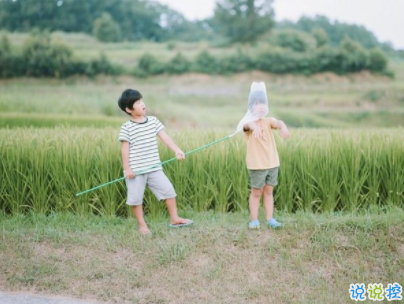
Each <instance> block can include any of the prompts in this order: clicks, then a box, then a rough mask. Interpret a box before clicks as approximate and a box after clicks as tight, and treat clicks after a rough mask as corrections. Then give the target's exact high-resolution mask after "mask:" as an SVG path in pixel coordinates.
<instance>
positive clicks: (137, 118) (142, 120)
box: [131, 115, 146, 122]
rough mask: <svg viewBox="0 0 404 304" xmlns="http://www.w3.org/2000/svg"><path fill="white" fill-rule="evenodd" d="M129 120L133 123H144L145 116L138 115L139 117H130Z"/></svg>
mask: <svg viewBox="0 0 404 304" xmlns="http://www.w3.org/2000/svg"><path fill="white" fill-rule="evenodd" d="M131 117H132V118H131V120H133V121H134V122H145V121H146V116H143V115H140V116H137V115H136V116H132V115H131Z"/></svg>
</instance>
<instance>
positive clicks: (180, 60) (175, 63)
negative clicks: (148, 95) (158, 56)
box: [166, 53, 191, 74]
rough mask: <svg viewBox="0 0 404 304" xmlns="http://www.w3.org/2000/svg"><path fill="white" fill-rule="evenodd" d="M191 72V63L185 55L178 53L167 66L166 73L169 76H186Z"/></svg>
mask: <svg viewBox="0 0 404 304" xmlns="http://www.w3.org/2000/svg"><path fill="white" fill-rule="evenodd" d="M190 70H191V63H190V62H189V60H188V59H187V58H185V56H184V55H182V54H181V53H178V54H177V55H176V56H175V57H174V58H173V59H171V61H169V62H168V63H167V65H166V71H167V73H169V74H184V73H186V72H189V71H190Z"/></svg>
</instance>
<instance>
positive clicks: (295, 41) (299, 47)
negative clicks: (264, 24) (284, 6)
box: [271, 29, 316, 52]
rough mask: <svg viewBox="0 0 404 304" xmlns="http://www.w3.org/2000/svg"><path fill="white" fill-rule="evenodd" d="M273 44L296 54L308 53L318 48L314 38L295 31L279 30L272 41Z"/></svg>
mask: <svg viewBox="0 0 404 304" xmlns="http://www.w3.org/2000/svg"><path fill="white" fill-rule="evenodd" d="M271 42H272V44H275V45H277V46H280V47H283V48H288V49H291V50H293V51H295V52H307V51H309V50H311V49H314V48H315V46H316V40H315V39H314V37H313V36H311V35H310V34H307V33H304V32H302V31H298V30H293V29H284V30H279V31H278V32H277V33H276V34H275V36H274V37H273V38H272V39H271Z"/></svg>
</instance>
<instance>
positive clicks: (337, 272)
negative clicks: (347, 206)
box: [0, 209, 404, 303]
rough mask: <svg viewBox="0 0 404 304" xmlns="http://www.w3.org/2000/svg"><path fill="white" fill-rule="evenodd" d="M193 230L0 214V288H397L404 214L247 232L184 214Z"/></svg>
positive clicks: (308, 293) (153, 295)
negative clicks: (147, 234)
mask: <svg viewBox="0 0 404 304" xmlns="http://www.w3.org/2000/svg"><path fill="white" fill-rule="evenodd" d="M183 214H184V215H186V216H189V217H192V218H193V219H194V220H195V225H194V226H193V227H192V228H185V229H179V230H169V229H167V225H168V219H167V218H164V219H163V218H162V217H154V218H150V217H149V218H148V219H147V221H148V222H149V224H150V225H149V226H150V227H151V229H152V230H153V237H151V238H144V237H141V236H140V235H139V234H138V232H137V229H136V224H135V222H134V220H133V219H123V218H116V217H97V216H73V215H70V214H64V215H62V214H53V215H50V216H47V217H45V216H41V215H34V214H30V215H25V216H15V217H8V216H4V215H0V219H1V227H0V232H1V238H2V242H1V243H0V255H1V257H2V259H0V286H2V289H3V290H6V291H30V292H36V293H42V294H55V295H68V296H72V297H77V298H82V299H89V300H91V299H93V300H98V301H101V302H106V303H126V302H130V303H246V302H248V303H268V301H269V300H268V299H270V301H271V302H274V303H326V302H327V303H349V302H350V299H349V292H348V290H349V285H350V284H352V283H365V284H368V283H383V284H384V286H387V284H388V283H393V282H398V283H400V284H401V285H402V286H403V285H404V271H403V269H404V267H403V266H404V259H403V256H404V251H403V250H404V247H403V245H402V244H403V241H404V238H403V235H404V224H403V223H404V213H403V210H402V209H390V210H386V211H384V212H381V211H378V210H377V209H374V210H373V211H372V212H370V213H350V214H348V213H345V214H328V213H327V214H322V215H319V214H317V215H313V214H308V213H304V212H298V213H297V214H288V213H277V215H278V218H279V219H280V220H282V221H283V222H284V223H285V224H286V227H285V229H283V230H279V231H273V230H270V229H269V228H261V229H260V230H259V231H249V230H248V229H247V224H246V223H247V219H248V214H247V213H246V212H245V211H243V212H237V213H231V214H222V213H211V212H208V213H206V212H201V213H194V212H193V211H190V210H188V211H185V213H183Z"/></svg>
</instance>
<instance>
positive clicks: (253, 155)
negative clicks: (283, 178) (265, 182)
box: [244, 117, 279, 170]
mask: <svg viewBox="0 0 404 304" xmlns="http://www.w3.org/2000/svg"><path fill="white" fill-rule="evenodd" d="M273 119H274V118H272V117H264V118H263V119H262V120H261V121H260V122H256V123H261V129H262V138H254V136H253V132H252V131H247V132H244V134H245V141H246V144H247V156H246V163H247V168H248V169H250V170H263V169H271V168H275V167H279V156H278V150H277V149H276V142H275V138H274V134H273V132H272V127H271V120H273Z"/></svg>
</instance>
